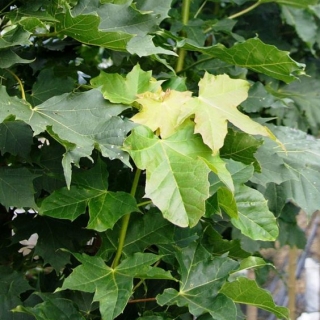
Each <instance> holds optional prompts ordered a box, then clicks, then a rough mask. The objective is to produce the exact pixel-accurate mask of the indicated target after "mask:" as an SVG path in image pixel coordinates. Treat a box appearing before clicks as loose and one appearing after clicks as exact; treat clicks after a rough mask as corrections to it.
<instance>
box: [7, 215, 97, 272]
mask: <svg viewBox="0 0 320 320" xmlns="http://www.w3.org/2000/svg"><path fill="white" fill-rule="evenodd" d="M13 226H14V228H15V235H14V236H13V237H12V242H13V243H18V242H19V241H23V240H27V239H29V238H30V236H31V235H32V234H34V233H36V234H37V235H38V240H37V243H36V246H35V247H34V252H33V255H34V256H36V255H38V256H40V257H41V258H42V259H43V261H44V264H49V265H50V266H51V267H53V268H54V269H55V270H56V272H57V273H58V272H60V271H61V269H63V268H64V267H65V266H66V265H67V264H68V263H70V251H75V250H76V249H77V248H79V247H83V246H85V244H86V242H88V241H89V240H90V239H91V238H92V236H93V233H92V232H91V231H88V230H85V229H84V228H83V224H82V223H81V222H79V221H76V222H74V223H71V222H69V221H63V220H59V219H51V218H48V217H41V216H36V217H34V216H33V215H30V214H20V215H18V217H17V218H16V219H14V221H13Z"/></svg>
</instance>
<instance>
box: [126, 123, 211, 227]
mask: <svg viewBox="0 0 320 320" xmlns="http://www.w3.org/2000/svg"><path fill="white" fill-rule="evenodd" d="M193 131H194V127H193V124H192V123H191V122H190V123H186V125H185V126H183V127H181V128H180V129H179V131H177V132H176V133H175V134H174V135H172V136H170V137H169V138H167V139H159V138H158V137H157V136H155V135H154V134H153V132H152V131H151V130H150V129H148V128H147V127H144V126H140V127H137V128H135V129H134V130H133V132H132V134H131V135H130V136H129V138H128V139H126V141H125V143H124V147H125V150H126V151H128V152H129V154H130V155H131V157H132V158H133V160H134V161H135V163H136V165H137V166H138V168H140V169H146V170H147V182H146V197H148V198H150V199H152V201H153V203H154V204H155V205H156V206H158V207H159V209H160V210H161V212H162V214H163V216H164V217H165V218H166V219H168V220H169V221H171V222H172V223H174V224H176V225H178V226H181V227H186V226H188V225H190V226H195V225H196V224H197V222H198V221H199V219H200V218H201V216H202V215H204V212H205V200H206V199H207V198H208V196H209V182H208V174H209V172H210V169H209V167H208V165H207V162H212V165H213V166H214V165H215V158H214V157H212V156H211V150H210V149H209V148H208V147H207V146H205V145H204V144H203V142H202V140H201V137H200V136H198V135H194V134H193ZM202 158H204V159H205V161H203V160H202Z"/></svg>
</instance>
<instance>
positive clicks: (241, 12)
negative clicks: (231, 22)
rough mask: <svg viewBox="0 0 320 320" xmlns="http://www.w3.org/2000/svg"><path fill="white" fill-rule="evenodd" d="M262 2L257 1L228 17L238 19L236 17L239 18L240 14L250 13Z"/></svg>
mask: <svg viewBox="0 0 320 320" xmlns="http://www.w3.org/2000/svg"><path fill="white" fill-rule="evenodd" d="M260 4H261V2H260V1H258V2H256V3H254V4H253V5H252V6H250V7H248V8H246V9H244V10H242V11H240V12H238V13H235V14H233V15H231V16H229V17H228V19H236V18H238V17H240V16H242V15H244V14H246V13H248V12H249V11H251V10H253V9H255V8H256V7H258V6H260Z"/></svg>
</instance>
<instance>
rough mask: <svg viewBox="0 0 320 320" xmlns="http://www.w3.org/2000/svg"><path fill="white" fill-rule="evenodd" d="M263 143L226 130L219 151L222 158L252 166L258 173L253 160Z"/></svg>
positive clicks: (258, 169) (243, 134) (258, 167)
mask: <svg viewBox="0 0 320 320" xmlns="http://www.w3.org/2000/svg"><path fill="white" fill-rule="evenodd" d="M262 143H263V142H262V141H261V140H260V141H259V140H257V139H255V138H254V137H252V136H251V135H248V134H247V133H244V132H239V131H235V130H232V129H229V130H228V134H227V136H226V138H225V141H224V145H223V147H222V148H221V150H220V155H221V157H222V158H228V159H230V158H231V159H233V160H235V161H238V162H242V163H244V164H247V165H249V164H253V165H254V167H255V170H256V171H260V170H261V168H260V165H259V162H258V161H257V159H256V158H255V153H256V152H257V150H258V148H259V147H260V146H261V144H262Z"/></svg>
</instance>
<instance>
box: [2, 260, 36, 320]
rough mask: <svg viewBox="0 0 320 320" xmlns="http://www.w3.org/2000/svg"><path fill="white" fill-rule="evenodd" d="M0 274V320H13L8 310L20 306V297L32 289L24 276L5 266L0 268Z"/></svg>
mask: <svg viewBox="0 0 320 320" xmlns="http://www.w3.org/2000/svg"><path fill="white" fill-rule="evenodd" d="M0 273H1V277H0V316H1V319H13V318H14V316H13V314H12V312H11V311H10V310H11V309H13V308H14V307H16V306H17V305H18V304H21V299H20V295H21V294H22V293H24V292H26V291H28V290H32V287H30V285H29V284H28V281H27V280H26V279H25V276H24V274H22V273H19V272H17V271H14V270H12V269H11V268H9V267H7V266H0Z"/></svg>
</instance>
